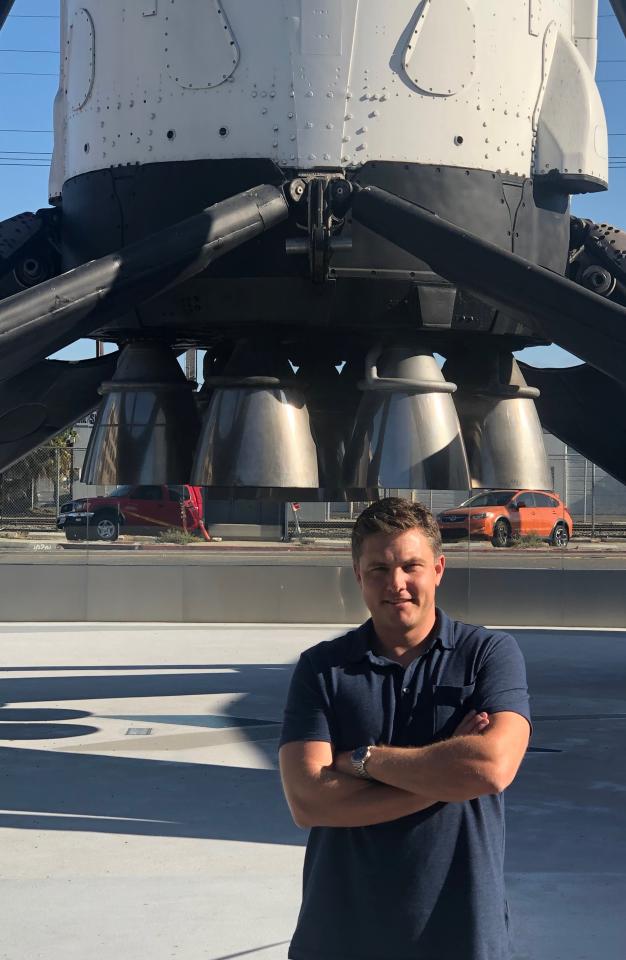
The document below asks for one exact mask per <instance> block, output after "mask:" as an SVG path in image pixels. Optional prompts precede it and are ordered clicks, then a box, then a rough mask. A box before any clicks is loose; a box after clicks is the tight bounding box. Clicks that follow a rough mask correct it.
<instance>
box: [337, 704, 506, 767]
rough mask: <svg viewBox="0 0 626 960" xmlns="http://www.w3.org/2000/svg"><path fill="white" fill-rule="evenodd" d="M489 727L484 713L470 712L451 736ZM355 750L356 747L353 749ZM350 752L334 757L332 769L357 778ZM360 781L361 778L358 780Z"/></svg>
mask: <svg viewBox="0 0 626 960" xmlns="http://www.w3.org/2000/svg"><path fill="white" fill-rule="evenodd" d="M488 726H489V716H488V714H486V713H485V712H484V711H481V712H480V713H476V711H475V710H470V711H469V713H466V715H465V716H464V717H463V719H462V720H461V722H460V724H459V725H458V727H457V728H456V730H455V731H454V733H453V734H452V737H471V736H474V735H476V734H480V733H482V732H483V730H486V729H487V727H488ZM355 749H356V747H355ZM351 757H352V750H346V751H343V752H342V753H338V754H336V755H335V761H334V764H333V766H334V768H335V770H338V771H339V772H340V773H347V774H349V775H350V776H353V777H358V776H359V775H358V773H356V771H355V769H354V767H353V766H352V759H351ZM359 779H362V778H359Z"/></svg>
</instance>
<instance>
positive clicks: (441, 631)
mask: <svg viewBox="0 0 626 960" xmlns="http://www.w3.org/2000/svg"><path fill="white" fill-rule="evenodd" d="M436 612H437V621H436V623H435V634H434V637H433V644H432V646H434V645H435V644H436V643H439V644H440V645H441V646H442V647H443V648H444V650H454V648H455V646H456V638H455V636H454V623H453V622H452V620H451V619H450V617H449V616H448V615H447V614H446V613H444V612H443V610H440V609H439V607H437V608H436ZM375 636H376V634H375V631H374V623H373V621H372V618H371V617H370V618H369V620H366V621H365V623H363V624H362V625H361V626H360V627H358V628H357V629H356V630H355V631H354V632H353V634H352V642H351V645H350V651H349V654H348V660H349V661H350V662H351V663H358V662H359V660H363V659H364V657H368V659H370V660H372V661H376V662H378V661H379V660H380V657H377V656H376V654H375V653H373V652H372V649H373V647H374V641H375Z"/></svg>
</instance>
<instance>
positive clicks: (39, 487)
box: [0, 444, 74, 530]
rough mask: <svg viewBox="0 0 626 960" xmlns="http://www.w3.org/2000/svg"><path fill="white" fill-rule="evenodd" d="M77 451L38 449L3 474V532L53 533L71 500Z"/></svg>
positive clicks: (50, 446) (58, 447) (0, 513)
mask: <svg viewBox="0 0 626 960" xmlns="http://www.w3.org/2000/svg"><path fill="white" fill-rule="evenodd" d="M73 478H74V451H73V448H72V447H71V446H66V445H65V444H62V445H61V444H47V445H45V446H41V447H38V448H37V449H36V450H33V451H32V453H29V454H28V456H26V457H23V458H22V459H21V460H18V461H17V463H14V464H13V466H11V467H8V468H7V469H6V470H3V471H2V473H0V529H5V530H6V529H17V530H20V529H21V530H29V529H30V530H39V529H42V530H43V529H54V528H55V527H56V519H57V516H58V514H59V512H60V509H61V507H62V506H63V504H64V503H67V502H68V501H69V500H71V499H72V484H73Z"/></svg>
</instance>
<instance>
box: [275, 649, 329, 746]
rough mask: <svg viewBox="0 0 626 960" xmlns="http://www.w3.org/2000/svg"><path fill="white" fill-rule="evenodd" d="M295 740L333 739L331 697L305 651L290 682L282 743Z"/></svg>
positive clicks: (327, 740) (281, 744)
mask: <svg viewBox="0 0 626 960" xmlns="http://www.w3.org/2000/svg"><path fill="white" fill-rule="evenodd" d="M294 740H323V741H326V742H328V743H330V742H331V741H332V737H331V735H330V723H329V707H328V701H327V698H326V696H325V693H324V690H323V686H322V683H321V681H320V677H319V675H318V674H317V673H316V671H315V669H314V667H313V664H312V663H311V659H310V657H309V656H308V655H307V653H306V652H305V653H303V654H302V655H301V657H300V659H299V661H298V663H297V664H296V668H295V670H294V672H293V676H292V678H291V683H290V684H289V693H288V694H287V703H286V706H285V713H284V718H283V729H282V734H281V738H280V746H281V747H282V746H283V744H285V743H291V742H293V741H294Z"/></svg>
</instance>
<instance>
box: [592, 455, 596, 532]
mask: <svg viewBox="0 0 626 960" xmlns="http://www.w3.org/2000/svg"><path fill="white" fill-rule="evenodd" d="M595 535H596V465H595V463H592V464H591V536H592V538H593V537H595Z"/></svg>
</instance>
